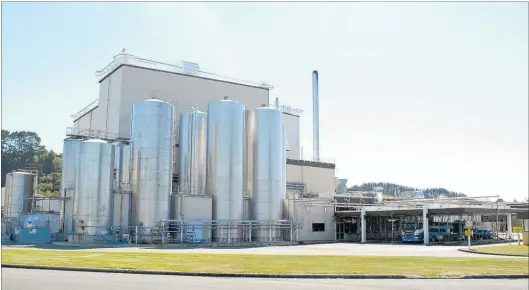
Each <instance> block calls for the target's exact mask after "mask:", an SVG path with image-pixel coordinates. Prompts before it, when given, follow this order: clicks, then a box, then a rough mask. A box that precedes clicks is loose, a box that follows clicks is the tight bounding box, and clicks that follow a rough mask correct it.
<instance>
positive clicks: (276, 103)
mask: <svg viewBox="0 0 529 290" xmlns="http://www.w3.org/2000/svg"><path fill="white" fill-rule="evenodd" d="M275 106H276V109H279V98H276V101H275Z"/></svg>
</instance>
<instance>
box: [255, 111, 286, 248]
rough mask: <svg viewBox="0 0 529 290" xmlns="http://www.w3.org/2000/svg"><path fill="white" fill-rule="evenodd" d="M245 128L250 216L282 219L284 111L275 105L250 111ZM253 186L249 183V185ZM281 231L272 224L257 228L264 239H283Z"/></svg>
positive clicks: (257, 235) (273, 219)
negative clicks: (249, 170)
mask: <svg viewBox="0 0 529 290" xmlns="http://www.w3.org/2000/svg"><path fill="white" fill-rule="evenodd" d="M247 124H249V125H248V126H247V127H246V128H247V131H246V134H247V140H249V141H247V144H249V146H250V147H249V150H248V152H250V153H249V156H248V159H247V162H249V163H250V164H252V165H251V166H247V168H251V169H252V173H251V174H250V176H248V179H247V182H248V183H251V191H250V219H251V220H255V221H262V222H265V221H266V222H267V223H264V224H271V222H274V221H278V220H281V219H283V192H284V180H285V178H284V176H283V173H284V165H283V163H284V157H285V143H284V126H283V114H282V113H281V111H279V110H277V109H275V108H268V107H262V108H258V109H255V110H251V111H250V112H249V113H248V114H247ZM249 187H250V186H247V188H249ZM280 233H281V231H280V230H278V229H276V228H270V227H269V226H267V227H263V228H262V229H260V230H257V231H256V235H255V238H256V239H259V240H262V241H274V240H278V239H280Z"/></svg>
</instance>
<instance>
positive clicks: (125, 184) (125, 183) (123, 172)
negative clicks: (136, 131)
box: [114, 144, 132, 191]
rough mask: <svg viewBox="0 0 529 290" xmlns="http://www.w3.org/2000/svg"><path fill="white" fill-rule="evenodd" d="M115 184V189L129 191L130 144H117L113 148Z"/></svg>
mask: <svg viewBox="0 0 529 290" xmlns="http://www.w3.org/2000/svg"><path fill="white" fill-rule="evenodd" d="M115 150H116V151H115V154H116V157H115V161H114V163H115V169H116V172H115V177H116V178H115V182H116V189H117V190H122V191H129V190H130V172H131V168H132V164H131V158H132V156H131V146H130V144H118V145H117V146H116V148H115Z"/></svg>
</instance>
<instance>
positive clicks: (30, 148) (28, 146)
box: [2, 130, 46, 186]
mask: <svg viewBox="0 0 529 290" xmlns="http://www.w3.org/2000/svg"><path fill="white" fill-rule="evenodd" d="M45 151H46V150H45V148H44V146H42V145H41V144H40V137H39V136H38V135H37V133H35V132H29V131H14V132H10V131H8V130H2V186H4V185H5V176H6V174H7V173H8V172H11V171H13V170H17V169H24V168H26V166H27V165H28V164H30V163H34V158H35V156H38V155H41V154H44V153H45Z"/></svg>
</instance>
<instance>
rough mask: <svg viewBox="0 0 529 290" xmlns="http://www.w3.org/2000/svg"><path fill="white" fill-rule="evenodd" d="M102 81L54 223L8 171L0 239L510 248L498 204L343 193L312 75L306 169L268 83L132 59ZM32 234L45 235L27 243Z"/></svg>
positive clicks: (27, 182)
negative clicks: (440, 232)
mask: <svg viewBox="0 0 529 290" xmlns="http://www.w3.org/2000/svg"><path fill="white" fill-rule="evenodd" d="M97 75H98V76H99V77H100V80H99V86H100V90H99V98H98V99H97V100H95V101H94V102H92V103H91V104H89V105H88V106H86V107H85V108H84V109H82V110H81V111H79V112H78V113H76V114H74V115H73V116H72V117H73V125H72V126H71V127H69V128H67V132H66V138H65V140H64V151H63V174H62V175H63V176H62V189H61V190H62V196H61V197H60V198H57V199H56V200H54V202H57V203H58V204H59V206H57V207H60V210H59V211H60V217H58V216H57V212H56V211H55V212H51V211H48V212H45V211H43V210H41V209H39V207H38V206H37V201H38V202H41V203H42V201H40V200H39V199H38V198H36V196H37V192H38V184H37V182H36V180H37V179H36V178H35V173H33V172H29V173H28V172H22V171H19V172H13V173H10V174H9V175H8V179H7V182H6V196H5V198H4V199H5V202H3V204H4V203H5V206H4V207H3V208H4V210H3V213H2V214H3V217H4V219H3V220H7V221H8V222H3V223H2V234H3V235H2V237H3V239H4V238H5V233H7V232H9V233H12V234H13V235H14V236H15V240H17V241H26V242H27V241H33V242H35V241H36V240H39V241H46V240H50V241H51V240H60V241H69V242H76V243H161V244H171V243H204V244H211V243H227V244H233V243H239V244H244V243H285V242H308V241H333V240H338V241H351V242H370V241H385V240H388V239H389V236H391V241H393V240H394V239H403V238H404V237H406V236H407V233H406V229H407V227H408V225H409V224H411V225H413V226H412V227H413V229H414V231H415V232H417V231H419V230H420V228H421V227H422V226H424V228H425V229H424V232H421V236H422V237H423V240H421V241H423V242H424V243H429V242H430V241H431V240H432V239H434V240H436V239H437V238H438V236H436V235H434V236H431V233H429V230H430V226H429V224H430V225H434V227H441V224H443V223H445V224H447V223H448V220H450V223H455V222H456V221H459V222H460V221H461V220H467V221H469V220H472V221H473V222H476V225H477V224H479V226H481V227H489V228H494V229H495V231H496V232H505V233H507V235H508V236H510V232H511V230H510V228H511V223H512V220H511V219H512V214H514V213H516V211H515V210H514V209H512V208H511V207H509V206H508V205H506V204H503V203H501V204H500V203H498V202H496V203H492V202H488V201H477V200H474V199H457V200H435V201H432V200H421V201H417V200H400V201H383V200H381V199H377V198H376V197H373V196H370V195H369V194H362V195H358V194H354V193H349V192H347V187H346V182H347V180H345V179H337V177H336V174H335V168H336V166H335V164H334V163H329V162H322V161H321V160H320V156H319V152H320V148H319V147H320V146H319V125H318V122H319V112H318V107H319V102H318V101H319V96H318V82H319V80H318V73H317V72H316V71H314V72H313V74H312V76H313V78H312V86H313V96H312V100H313V122H314V123H313V131H314V138H313V139H314V143H313V147H314V148H313V149H314V153H313V156H312V159H311V160H303V159H302V158H301V144H300V117H301V113H302V111H301V110H296V109H293V108H291V107H289V106H285V105H282V104H280V103H279V101H280V100H278V99H277V98H275V99H274V100H273V101H272V102H271V101H270V98H271V96H270V90H271V89H272V86H271V85H269V84H266V83H255V82H248V81H241V80H235V79H231V78H227V77H223V76H219V75H215V74H210V73H205V72H203V71H201V70H200V68H199V67H198V65H197V64H194V63H189V62H183V63H181V64H178V65H171V64H165V63H159V62H155V61H151V60H146V59H142V58H138V57H135V56H132V55H128V54H120V55H117V56H116V57H115V58H114V60H113V61H112V62H111V63H110V64H109V65H108V66H107V67H105V68H104V69H102V70H101V71H98V72H97ZM487 215H495V216H496V219H495V220H492V219H491V220H492V222H489V221H488V220H487V219H486V218H483V217H484V216H485V217H486V216H487ZM500 216H501V221H500ZM28 217H29V218H28ZM51 224H52V225H53V226H50V225H51ZM500 225H501V226H503V229H500ZM52 228H53V229H52ZM462 229H463V228H462V227H461V228H460V229H458V233H461V234H462V231H461V230H462ZM34 230H35V231H36V232H39V231H41V230H42V231H43V232H44V233H45V234H43V235H41V236H39V239H35V237H36V236H37V235H33V236H31V235H29V234H28V233H34ZM432 231H433V230H432ZM412 236H414V237H418V236H419V235H418V234H416V235H413V234H412ZM430 237H432V238H430ZM496 237H498V235H497V236H496ZM451 239H452V238H451Z"/></svg>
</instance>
